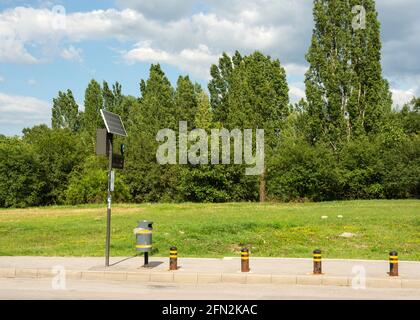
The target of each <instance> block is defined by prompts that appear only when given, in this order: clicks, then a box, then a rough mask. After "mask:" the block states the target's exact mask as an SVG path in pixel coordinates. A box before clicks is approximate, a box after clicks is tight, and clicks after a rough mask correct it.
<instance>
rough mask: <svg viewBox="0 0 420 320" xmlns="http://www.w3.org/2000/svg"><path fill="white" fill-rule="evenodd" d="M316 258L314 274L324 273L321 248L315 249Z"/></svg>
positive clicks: (314, 256)
mask: <svg viewBox="0 0 420 320" xmlns="http://www.w3.org/2000/svg"><path fill="white" fill-rule="evenodd" d="M313 258H314V274H322V262H321V250H319V249H316V250H314V251H313Z"/></svg>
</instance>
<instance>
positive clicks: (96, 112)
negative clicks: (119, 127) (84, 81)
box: [83, 79, 104, 144]
mask: <svg viewBox="0 0 420 320" xmlns="http://www.w3.org/2000/svg"><path fill="white" fill-rule="evenodd" d="M102 108H103V96H102V90H101V86H100V84H99V83H98V82H96V81H95V80H93V79H92V80H91V81H90V83H89V85H88V87H87V88H86V91H85V111H84V113H83V130H84V132H85V133H87V135H88V137H89V138H88V139H89V141H90V142H91V143H92V144H93V143H94V142H95V137H96V129H98V128H103V127H104V124H103V121H102V118H101V114H100V110H101V109H102Z"/></svg>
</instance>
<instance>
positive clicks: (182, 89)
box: [174, 76, 202, 129]
mask: <svg viewBox="0 0 420 320" xmlns="http://www.w3.org/2000/svg"><path fill="white" fill-rule="evenodd" d="M201 92H202V89H201V88H200V86H197V85H194V84H193V83H192V82H191V80H190V78H189V77H188V76H185V77H183V76H180V77H179V78H178V81H177V86H176V91H175V97H174V99H175V101H174V102H175V108H176V113H175V126H176V127H178V123H179V121H187V122H188V128H189V129H192V128H195V123H194V120H195V115H196V114H197V107H198V95H199V94H200V93H201Z"/></svg>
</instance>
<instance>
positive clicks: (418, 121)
mask: <svg viewBox="0 0 420 320" xmlns="http://www.w3.org/2000/svg"><path fill="white" fill-rule="evenodd" d="M398 115H399V118H400V119H399V120H400V122H401V126H402V128H403V130H404V133H405V134H407V135H410V136H413V135H418V134H419V133H420V98H413V99H412V100H411V101H410V102H409V103H406V104H405V105H404V106H403V108H402V110H401V113H399V114H398Z"/></svg>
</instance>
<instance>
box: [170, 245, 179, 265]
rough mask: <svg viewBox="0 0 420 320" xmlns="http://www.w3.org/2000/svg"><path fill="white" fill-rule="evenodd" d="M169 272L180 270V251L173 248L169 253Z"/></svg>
mask: <svg viewBox="0 0 420 320" xmlns="http://www.w3.org/2000/svg"><path fill="white" fill-rule="evenodd" d="M169 270H178V249H177V247H171V248H170V251H169Z"/></svg>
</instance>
